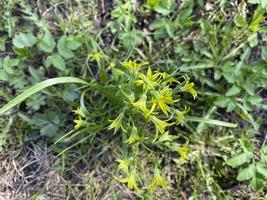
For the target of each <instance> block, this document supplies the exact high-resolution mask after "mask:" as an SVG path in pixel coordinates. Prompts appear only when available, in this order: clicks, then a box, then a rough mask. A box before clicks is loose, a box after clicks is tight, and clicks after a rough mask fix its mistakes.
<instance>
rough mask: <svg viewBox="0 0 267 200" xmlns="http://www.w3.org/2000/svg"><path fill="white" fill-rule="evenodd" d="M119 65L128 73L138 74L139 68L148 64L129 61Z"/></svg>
mask: <svg viewBox="0 0 267 200" xmlns="http://www.w3.org/2000/svg"><path fill="white" fill-rule="evenodd" d="M121 64H122V66H123V67H125V68H126V69H128V70H129V71H134V72H138V71H139V70H140V69H141V67H143V66H144V65H147V64H148V62H141V63H137V62H136V61H131V60H129V61H125V62H122V63H121Z"/></svg>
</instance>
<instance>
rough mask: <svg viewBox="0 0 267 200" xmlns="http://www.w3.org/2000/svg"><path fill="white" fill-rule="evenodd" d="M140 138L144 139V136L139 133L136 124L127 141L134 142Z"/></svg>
mask: <svg viewBox="0 0 267 200" xmlns="http://www.w3.org/2000/svg"><path fill="white" fill-rule="evenodd" d="M140 140H142V138H141V137H140V136H139V135H138V132H137V128H136V127H135V126H134V127H133V128H132V131H131V136H130V137H129V138H128V140H126V141H125V142H126V143H128V144H132V143H134V142H138V141H140Z"/></svg>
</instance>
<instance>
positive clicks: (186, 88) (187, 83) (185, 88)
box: [180, 75, 197, 99]
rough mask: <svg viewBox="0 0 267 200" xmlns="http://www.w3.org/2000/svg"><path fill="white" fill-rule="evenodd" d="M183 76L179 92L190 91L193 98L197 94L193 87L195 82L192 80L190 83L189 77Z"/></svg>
mask: <svg viewBox="0 0 267 200" xmlns="http://www.w3.org/2000/svg"><path fill="white" fill-rule="evenodd" d="M183 78H184V81H185V85H184V86H183V87H181V89H180V90H181V92H184V91H187V92H190V93H191V95H192V96H193V98H194V99H195V98H196V96H197V92H196V90H195V89H194V88H193V87H194V86H195V83H193V82H191V83H190V78H189V77H188V76H187V75H185V76H183Z"/></svg>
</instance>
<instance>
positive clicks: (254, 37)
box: [248, 33, 259, 47]
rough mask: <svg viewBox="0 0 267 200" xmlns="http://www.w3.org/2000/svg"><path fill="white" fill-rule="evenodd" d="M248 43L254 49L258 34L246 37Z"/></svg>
mask: <svg viewBox="0 0 267 200" xmlns="http://www.w3.org/2000/svg"><path fill="white" fill-rule="evenodd" d="M248 42H249V46H250V47H256V46H257V45H258V43H259V40H258V34H257V33H254V34H252V35H251V36H249V37H248Z"/></svg>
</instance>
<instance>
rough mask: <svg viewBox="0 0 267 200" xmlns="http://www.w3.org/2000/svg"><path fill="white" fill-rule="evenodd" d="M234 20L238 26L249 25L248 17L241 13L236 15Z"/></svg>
mask: <svg viewBox="0 0 267 200" xmlns="http://www.w3.org/2000/svg"><path fill="white" fill-rule="evenodd" d="M234 22H235V25H237V26H238V27H246V26H247V25H248V23H247V20H246V18H245V17H244V16H243V15H242V14H241V13H238V14H237V15H236V16H235V19H234Z"/></svg>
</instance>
